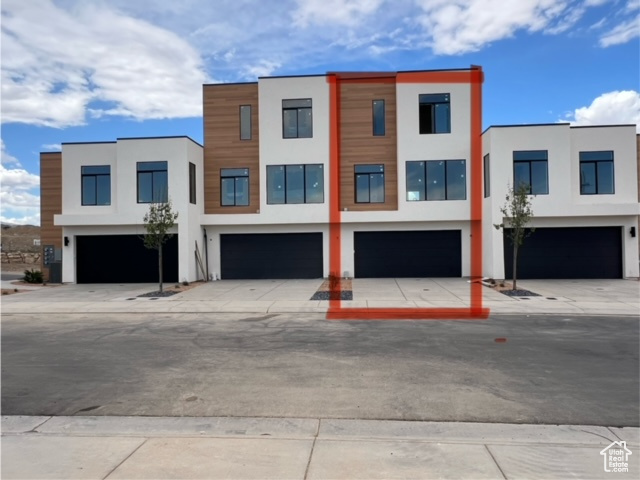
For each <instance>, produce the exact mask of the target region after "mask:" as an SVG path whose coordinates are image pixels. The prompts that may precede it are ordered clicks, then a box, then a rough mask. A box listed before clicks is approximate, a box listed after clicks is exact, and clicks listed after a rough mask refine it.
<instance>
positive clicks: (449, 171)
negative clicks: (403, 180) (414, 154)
mask: <svg viewBox="0 0 640 480" xmlns="http://www.w3.org/2000/svg"><path fill="white" fill-rule="evenodd" d="M466 165H467V162H466V161H465V160H429V161H421V162H407V201H408V202H419V201H423V200H466V198H467V167H466Z"/></svg>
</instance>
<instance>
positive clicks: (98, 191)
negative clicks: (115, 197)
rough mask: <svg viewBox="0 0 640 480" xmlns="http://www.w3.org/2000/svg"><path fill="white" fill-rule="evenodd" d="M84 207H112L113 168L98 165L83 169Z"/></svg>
mask: <svg viewBox="0 0 640 480" xmlns="http://www.w3.org/2000/svg"><path fill="white" fill-rule="evenodd" d="M81 176H82V205H111V167H110V166H109V165H99V166H98V165H96V166H87V167H82V168H81Z"/></svg>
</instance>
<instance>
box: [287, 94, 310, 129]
mask: <svg viewBox="0 0 640 480" xmlns="http://www.w3.org/2000/svg"><path fill="white" fill-rule="evenodd" d="M282 137H283V138H312V137H313V128H312V117H311V99H310V98H303V99H298V100H282Z"/></svg>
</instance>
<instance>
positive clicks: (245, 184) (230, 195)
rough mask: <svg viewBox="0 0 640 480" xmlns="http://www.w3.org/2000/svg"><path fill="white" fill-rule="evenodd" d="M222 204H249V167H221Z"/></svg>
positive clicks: (228, 205) (224, 205)
mask: <svg viewBox="0 0 640 480" xmlns="http://www.w3.org/2000/svg"><path fill="white" fill-rule="evenodd" d="M220 204H221V205H222V206H223V207H240V206H245V207H246V206H247V205H249V169H248V168H221V169H220Z"/></svg>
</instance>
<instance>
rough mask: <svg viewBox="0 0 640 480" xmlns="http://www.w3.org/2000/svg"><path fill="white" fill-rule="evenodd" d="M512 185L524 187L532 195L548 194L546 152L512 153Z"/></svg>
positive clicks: (526, 151)
mask: <svg viewBox="0 0 640 480" xmlns="http://www.w3.org/2000/svg"><path fill="white" fill-rule="evenodd" d="M513 185H514V187H515V188H516V189H517V188H520V186H521V185H525V186H526V187H527V188H528V193H529V194H532V195H545V194H548V193H549V177H548V153H547V151H546V150H525V151H517V152H513Z"/></svg>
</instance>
